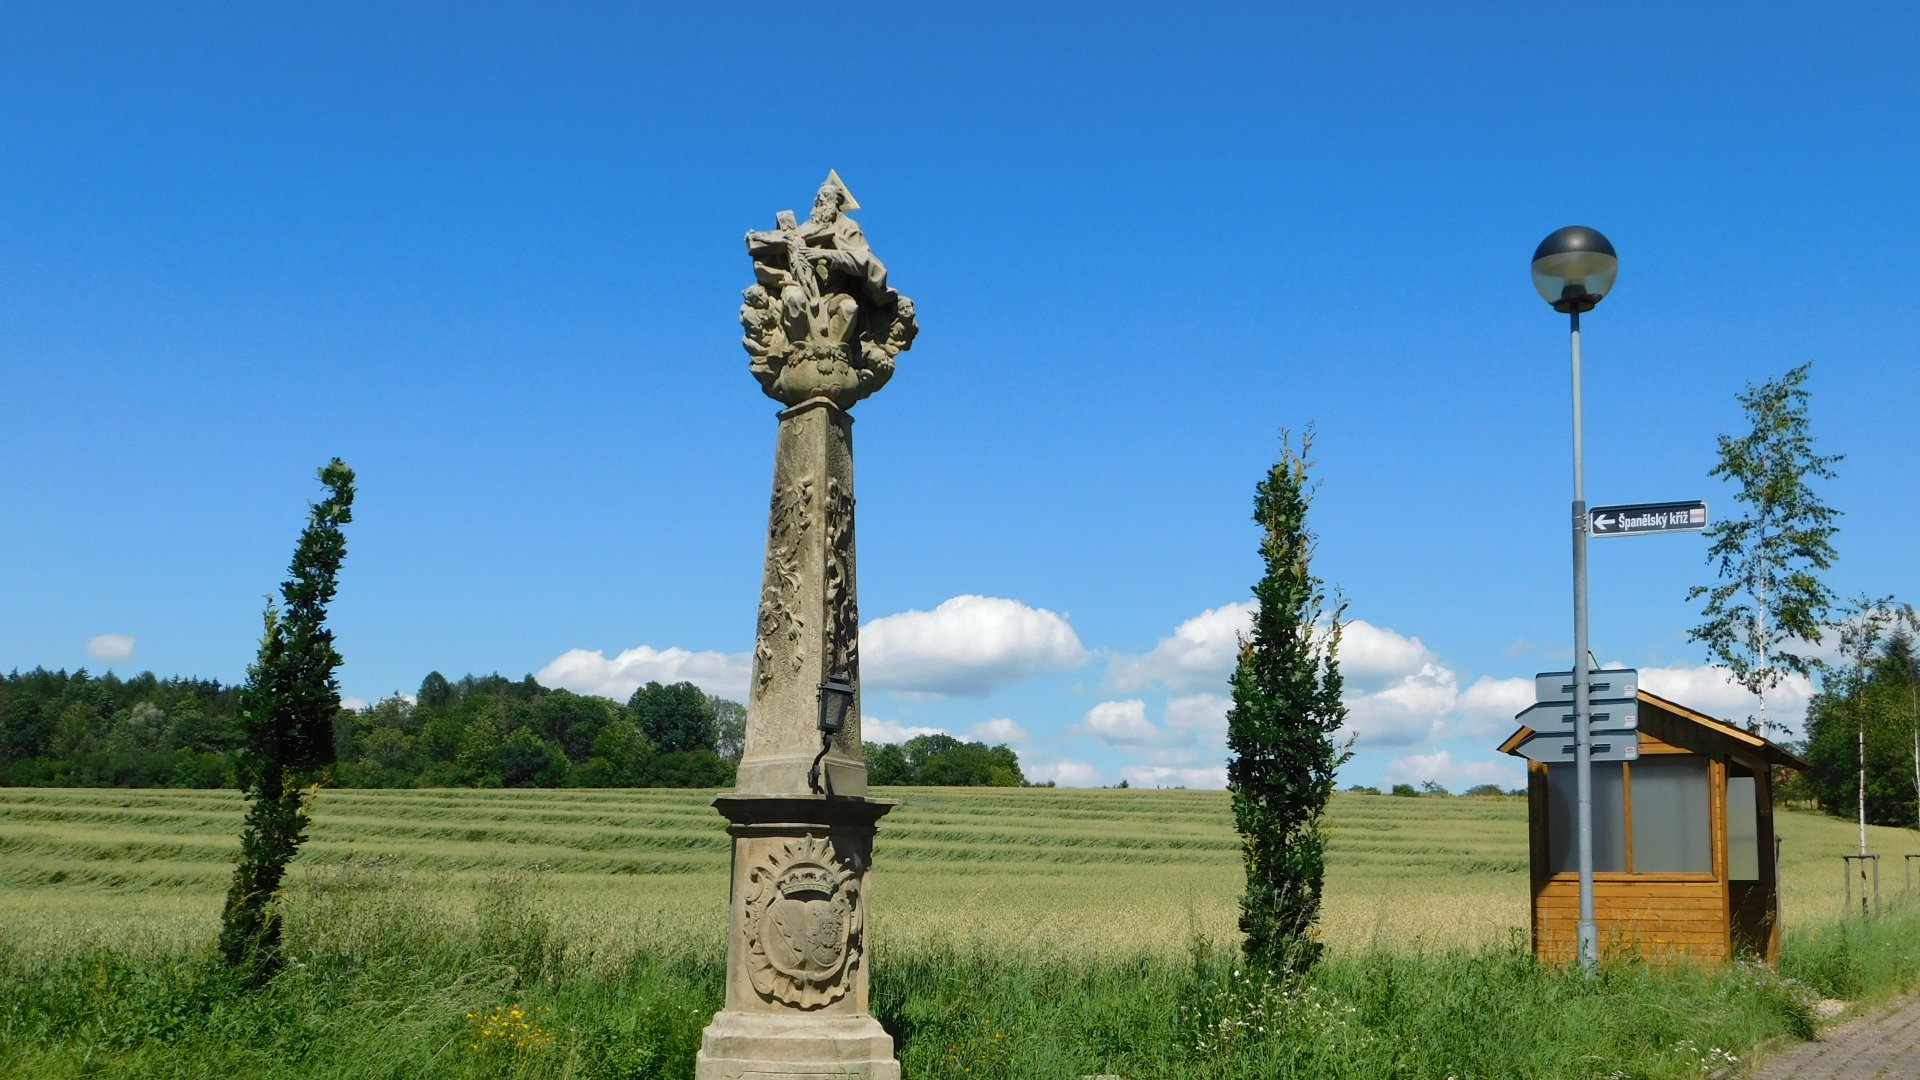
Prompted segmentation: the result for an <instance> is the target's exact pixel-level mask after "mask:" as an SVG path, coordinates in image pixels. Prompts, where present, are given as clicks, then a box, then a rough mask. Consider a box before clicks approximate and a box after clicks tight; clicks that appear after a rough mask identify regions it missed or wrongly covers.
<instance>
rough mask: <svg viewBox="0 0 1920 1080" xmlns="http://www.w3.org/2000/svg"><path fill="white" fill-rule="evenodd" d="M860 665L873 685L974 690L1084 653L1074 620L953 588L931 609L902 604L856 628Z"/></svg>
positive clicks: (1063, 664)
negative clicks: (897, 609) (951, 593)
mask: <svg viewBox="0 0 1920 1080" xmlns="http://www.w3.org/2000/svg"><path fill="white" fill-rule="evenodd" d="M860 659H861V672H862V676H863V679H864V682H865V685H866V686H867V688H869V689H873V690H896V691H901V692H904V693H919V694H938V695H944V696H956V697H979V696H982V695H985V694H988V693H991V692H992V691H994V690H996V689H998V688H999V687H1002V686H1005V685H1007V684H1009V683H1015V682H1019V681H1021V680H1022V679H1027V678H1030V677H1032V676H1033V675H1036V674H1038V673H1039V672H1042V671H1065V670H1067V669H1070V668H1075V667H1079V666H1080V665H1081V664H1084V663H1086V661H1087V651H1086V649H1084V648H1083V647H1081V645H1080V638H1079V636H1078V635H1076V634H1075V633H1074V632H1073V627H1071V626H1069V625H1067V621H1066V620H1065V619H1063V618H1061V617H1060V616H1059V615H1056V614H1054V613H1053V612H1051V611H1048V610H1046V609H1045V608H1032V607H1028V606H1027V605H1025V604H1022V603H1020V602H1019V601H1018V600H1006V599H1002V598H1000V597H994V596H956V597H953V598H952V599H950V600H948V601H946V602H945V603H943V604H941V605H940V606H939V607H937V608H935V609H933V610H932V611H903V612H900V613H898V614H895V615H887V616H883V617H881V618H878V619H875V620H873V621H872V622H870V623H868V624H867V625H866V626H864V627H862V628H861V630H860Z"/></svg>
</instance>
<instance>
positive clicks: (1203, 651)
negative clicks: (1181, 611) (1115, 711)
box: [1107, 600, 1258, 694]
mask: <svg viewBox="0 0 1920 1080" xmlns="http://www.w3.org/2000/svg"><path fill="white" fill-rule="evenodd" d="M1257 606H1258V605H1256V604H1255V603H1254V602H1253V601H1252V600H1247V601H1243V602H1240V603H1236V604H1223V605H1221V606H1220V607H1217V608H1208V609H1207V610H1206V611H1203V612H1201V613H1200V614H1198V615H1195V616H1194V617H1193V618H1191V619H1188V620H1187V621H1186V622H1183V623H1181V624H1180V625H1179V626H1177V627H1175V628H1174V631H1173V634H1172V636H1170V637H1163V638H1161V639H1160V641H1159V643H1158V644H1156V645H1154V647H1153V650H1152V651H1151V652H1148V653H1147V654H1146V655H1144V656H1116V657H1114V658H1113V660H1112V661H1111V662H1110V663H1109V664H1108V666H1107V683H1108V685H1109V686H1111V687H1112V688H1113V689H1114V690H1117V691H1119V692H1120V693H1123V694H1124V693H1128V692H1130V691H1134V690H1139V689H1141V688H1142V687H1145V686H1148V685H1150V684H1152V683H1156V682H1160V683H1165V684H1166V685H1167V686H1168V687H1170V688H1172V689H1175V690H1192V689H1197V688H1200V687H1203V686H1219V685H1221V684H1222V683H1224V682H1225V681H1226V678H1227V675H1228V674H1229V673H1230V672H1232V671H1233V665H1234V663H1235V661H1236V660H1237V659H1238V658H1239V656H1240V637H1241V635H1243V634H1245V633H1247V632H1249V631H1250V630H1251V629H1252V627H1253V612H1254V610H1255V609H1256V607H1257Z"/></svg>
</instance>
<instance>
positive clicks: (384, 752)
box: [0, 668, 1026, 788]
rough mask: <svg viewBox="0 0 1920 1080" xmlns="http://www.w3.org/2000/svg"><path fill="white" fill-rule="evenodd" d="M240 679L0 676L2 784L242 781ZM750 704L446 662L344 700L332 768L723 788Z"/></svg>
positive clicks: (962, 749) (440, 781) (956, 766)
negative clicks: (618, 694) (576, 685)
mask: <svg viewBox="0 0 1920 1080" xmlns="http://www.w3.org/2000/svg"><path fill="white" fill-rule="evenodd" d="M239 689H240V688H239V687H236V686H227V685H223V684H222V683H220V682H219V681H218V680H214V679H198V678H184V677H171V678H160V677H158V676H156V675H154V674H153V673H151V672H144V673H142V674H139V675H135V676H132V677H128V678H122V677H120V676H118V675H115V674H114V673H112V672H107V673H105V674H102V675H93V674H90V673H89V672H87V671H86V670H85V669H82V670H79V671H74V672H67V671H64V670H62V671H48V670H46V669H44V668H35V669H34V670H32V671H26V672H21V671H14V672H11V673H9V674H6V675H0V784H6V785H11V786H16V787H25V786H41V787H58V786H88V787H182V788H223V787H237V786H239V773H238V768H239V761H240V756H241V751H242V747H243V746H244V744H245V733H244V731H243V730H242V725H241V723H240V718H239V715H238V712H237V708H236V706H237V699H238V694H239ZM746 712H747V710H746V707H745V706H744V705H741V704H740V703H739V702H735V701H730V700H728V699H726V698H723V697H719V696H717V695H713V694H708V693H706V692H704V691H702V690H701V689H700V688H699V687H697V686H695V685H693V684H692V683H687V682H681V683H673V684H667V685H663V684H661V683H658V682H650V683H648V684H646V685H645V686H642V687H640V688H638V689H636V690H635V691H634V692H633V694H632V695H631V696H629V697H628V698H627V700H626V702H625V703H620V702H616V701H612V700H609V699H607V698H603V697H595V696H592V695H586V694H576V693H573V692H571V691H568V690H560V689H554V688H551V687H546V686H542V685H540V683H539V682H537V681H536V680H535V679H534V678H533V676H531V675H528V676H526V677H524V678H521V679H519V680H513V679H508V678H506V677H504V676H501V675H498V674H493V675H479V676H476V675H466V676H463V677H461V678H459V679H448V678H446V677H445V676H443V675H442V674H440V673H439V672H437V671H435V672H430V673H429V674H428V675H427V677H426V678H425V679H423V680H421V683H420V687H419V690H418V692H417V693H416V694H415V695H414V696H413V697H412V698H411V699H409V698H407V697H406V696H402V695H398V694H396V695H393V696H391V697H387V698H384V699H382V700H380V701H378V702H375V703H374V704H372V705H369V706H366V707H365V708H360V709H350V708H340V709H338V710H337V711H336V712H335V713H334V716H333V723H332V752H333V761H334V764H333V766H332V767H331V779H332V782H333V783H335V784H337V785H339V786H342V787H352V788H400V787H562V786H566V787H713V788H724V787H730V786H732V784H733V779H734V768H735V766H736V765H737V764H738V762H739V760H740V752H741V749H742V743H743V742H744V739H745V734H746ZM866 758H867V768H868V774H869V778H870V780H871V782H872V783H875V784H909V785H911V784H921V785H928V784H940V785H953V786H996V785H998V786H1006V785H1014V786H1017V785H1021V784H1024V783H1025V782H1026V780H1025V777H1024V776H1023V774H1022V773H1021V771H1020V762H1019V759H1018V757H1017V756H1016V755H1015V754H1014V752H1013V750H1012V749H1010V748H1008V747H1006V746H1004V745H1002V746H992V747H990V746H987V745H986V744H984V743H979V742H966V741H962V740H960V739H956V738H953V737H952V736H949V735H923V736H919V737H917V738H914V739H911V740H909V741H908V742H907V743H905V744H903V745H896V744H889V743H867V744H866Z"/></svg>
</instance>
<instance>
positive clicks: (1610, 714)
mask: <svg viewBox="0 0 1920 1080" xmlns="http://www.w3.org/2000/svg"><path fill="white" fill-rule="evenodd" d="M1514 719H1515V720H1518V721H1520V722H1521V723H1523V724H1525V725H1527V726H1528V727H1530V728H1532V729H1533V730H1535V731H1539V732H1553V733H1557V734H1558V735H1559V736H1560V737H1561V738H1565V737H1567V735H1569V734H1570V733H1571V732H1572V731H1573V703H1572V702H1570V701H1543V702H1541V703H1540V704H1538V705H1535V706H1533V707H1531V708H1529V709H1527V710H1526V711H1525V712H1522V713H1521V714H1520V715H1518V716H1516V717H1514ZM1639 726H1640V699H1638V698H1600V699H1597V700H1592V699H1590V700H1588V702H1587V730H1588V731H1591V732H1593V733H1594V734H1595V735H1598V734H1600V733H1601V732H1603V731H1633V730H1635V729H1637V728H1639Z"/></svg>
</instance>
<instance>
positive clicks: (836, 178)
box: [820, 169, 860, 210]
mask: <svg viewBox="0 0 1920 1080" xmlns="http://www.w3.org/2000/svg"><path fill="white" fill-rule="evenodd" d="M820 186H821V187H837V188H839V189H840V209H842V210H858V209H860V202H859V200H858V199H855V198H854V197H853V192H851V191H848V190H847V182H846V181H845V180H842V179H840V173H839V170H837V169H828V170H827V178H826V180H825V181H823V182H822V183H821V185H820Z"/></svg>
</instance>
